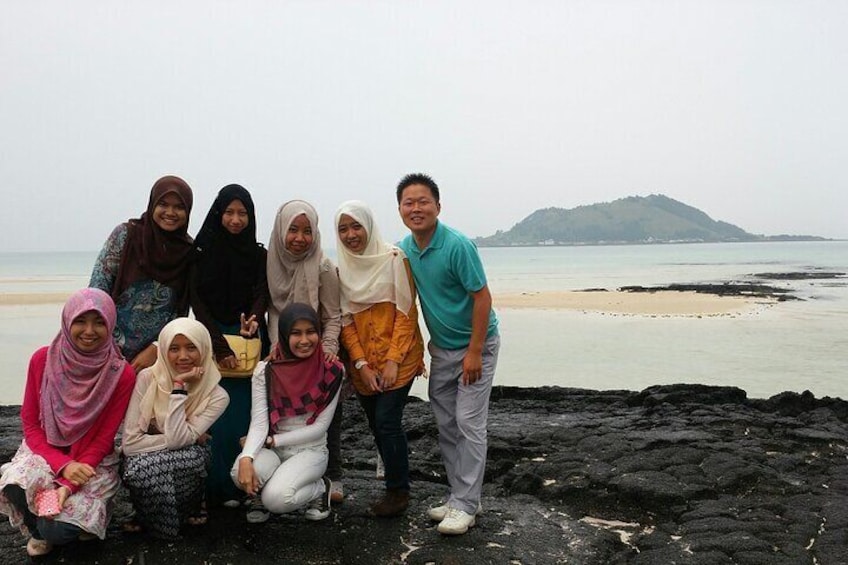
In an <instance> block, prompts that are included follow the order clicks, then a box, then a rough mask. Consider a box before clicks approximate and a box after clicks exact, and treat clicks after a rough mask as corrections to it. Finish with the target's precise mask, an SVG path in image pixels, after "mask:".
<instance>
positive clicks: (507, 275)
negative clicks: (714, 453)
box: [0, 241, 848, 404]
mask: <svg viewBox="0 0 848 565" xmlns="http://www.w3.org/2000/svg"><path fill="white" fill-rule="evenodd" d="M95 256H96V252H90V253H37V254H0V293H1V294H6V295H9V294H35V293H52V292H70V291H72V290H74V289H76V288H79V287H81V286H85V285H86V284H87V282H88V276H89V273H90V270H91V266H92V264H93V262H94V258H95ZM481 256H482V257H483V261H484V264H485V267H486V271H487V274H488V277H489V284H490V287H491V288H492V291H493V294H494V295H495V307H496V309H497V310H498V315H499V317H500V319H501V334H502V338H503V345H502V349H501V356H500V361H499V366H498V371H497V376H496V383H497V384H503V385H515V386H540V385H559V386H565V387H578V388H592V389H629V390H641V389H643V388H645V387H647V386H650V385H654V384H666V383H677V382H692V383H704V384H716V385H732V386H738V387H740V388H743V389H745V390H746V391H748V394H749V396H752V397H767V396H771V395H773V394H776V393H779V392H782V391H784V390H792V391H798V392H800V391H803V390H810V391H812V392H813V393H814V394H815V395H816V396H839V397H841V398H848V379H846V376H848V374H847V373H848V371H846V369H848V354H846V351H848V278H841V279H836V280H813V281H787V282H773V283H772V284H774V285H775V286H785V287H788V288H790V289H793V290H794V291H795V293H796V294H797V295H798V296H800V297H802V298H804V300H803V301H796V302H783V303H779V304H776V305H774V306H771V307H763V308H759V309H756V310H755V311H753V312H752V313H747V314H740V315H734V316H716V317H703V318H696V317H663V316H655V317H651V316H626V315H610V314H599V313H586V312H580V311H563V310H548V309H539V310H519V309H503V308H498V306H497V295H498V293H501V294H503V293H515V292H532V291H546V290H579V289H585V288H607V289H614V288H617V287H619V286H624V285H645V286H648V285H657V284H669V283H675V282H711V281H712V282H716V281H725V280H740V281H744V280H751V275H752V274H754V273H761V272H789V271H809V270H813V269H821V270H830V271H841V272H848V242H845V241H832V242H771V243H732V244H680V245H632V246H600V247H595V246H592V247H533V248H487V249H481ZM60 310H61V305H60V304H40V305H5V306H4V305H0V355H2V356H3V359H6V360H7V363H6V365H5V367H4V369H3V370H2V371H0V404H17V403H19V402H20V401H21V395H22V390H23V382H24V379H25V375H26V367H27V363H28V360H29V356H30V355H31V353H32V351H33V350H34V349H35V348H37V347H38V346H39V345H42V344H46V343H49V341H50V340H51V339H52V338H53V336H54V335H55V333H56V331H57V330H58V318H59V312H60ZM425 389H426V383H425V382H423V381H421V382H418V383H416V385H415V387H414V388H413V392H414V393H415V394H418V395H420V396H424V395H425V394H426V390H425Z"/></svg>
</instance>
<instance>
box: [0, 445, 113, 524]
mask: <svg viewBox="0 0 848 565" xmlns="http://www.w3.org/2000/svg"><path fill="white" fill-rule="evenodd" d="M118 463H119V457H118V452H117V451H114V452H112V453H110V454H109V455H107V456H106V457H104V458H103V461H101V462H100V465H98V466H97V468H96V469H95V470H94V472H95V475H94V476H93V477H92V478H91V479H90V480H89V481H88V482H87V483H85V485H83V486H82V488H80V489H79V490H78V491H77V492H75V493H74V494H72V495H71V496H69V497H68V499H67V500H66V501H65V505H64V506H63V507H62V512H60V513H59V515H58V516H56V518H55V520H57V521H59V522H65V523H67V524H73V525H75V526H78V527H80V528H82V529H83V530H85V531H86V532H89V533H92V534H94V535H96V536H97V537H99V538H100V539H105V538H106V526H107V525H108V524H109V518H110V515H111V510H112V508H111V501H112V498H113V497H114V496H115V494H117V492H118V488H119V486H120V479H119V477H118ZM55 478H56V475H55V474H53V470H52V469H50V465H48V464H47V461H45V460H44V458H43V457H42V456H40V455H36V454H35V453H33V452H32V451H31V450H30V448H29V447H28V446H27V444H26V442H23V443H21V447H20V448H19V449H18V452H17V453H15V456H14V457H13V458H12V464H11V465H10V466H9V467H8V468H7V469H6V470H5V471H4V472H3V477H2V479H0V512H2V513H3V514H6V515H7V516H9V521H10V522H11V523H12V525H13V526H15V527H17V528H20V530H21V532H22V533H24V534H25V535H29V534H30V532H29V531H27V529H26V526H24V524H23V515H22V514H21V513H20V512H18V510H17V509H16V508H15V507H14V506H13V505H12V504H11V503H10V502H9V501H8V500H7V499H6V496H5V495H4V494H3V493H2V489H3V488H5V487H6V486H7V485H18V486H20V487H21V488H22V489H24V492H26V497H27V505H28V506H29V509H30V511H31V512H32V513H33V514H35V513H36V512H35V495H36V494H37V493H38V492H39V491H41V490H44V489H54V488H56V484H55V483H54V482H53V480H54V479H55Z"/></svg>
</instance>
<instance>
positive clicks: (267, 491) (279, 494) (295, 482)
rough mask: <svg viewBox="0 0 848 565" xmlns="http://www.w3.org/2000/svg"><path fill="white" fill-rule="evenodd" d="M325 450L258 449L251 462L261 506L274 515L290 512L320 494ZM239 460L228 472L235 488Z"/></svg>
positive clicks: (309, 448) (303, 448)
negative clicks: (260, 497) (257, 481)
mask: <svg viewBox="0 0 848 565" xmlns="http://www.w3.org/2000/svg"><path fill="white" fill-rule="evenodd" d="M327 459H328V452H327V448H326V447H323V446H322V447H301V448H292V447H274V448H271V449H261V450H260V451H259V454H258V455H257V456H256V459H254V460H253V470H254V472H255V473H256V477H257V479H259V489H260V491H261V493H260V494H261V496H262V504H264V505H265V508H267V509H268V510H270V511H271V512H274V513H275V514H284V513H286V512H293V511H295V510H297V509H298V508H302V507H304V506H306V505H307V504H309V503H310V502H311V501H313V500H315V499H316V498H318V497H319V496H321V495H322V494H324V481H322V480H321V477H322V476H323V475H324V472H325V471H326V470H327ZM238 466H239V459H236V462H235V465H233V468H232V469H231V470H230V476H231V477H232V479H233V482H234V483H235V484H236V485H237V486H239V487H240V486H241V485H239V482H238Z"/></svg>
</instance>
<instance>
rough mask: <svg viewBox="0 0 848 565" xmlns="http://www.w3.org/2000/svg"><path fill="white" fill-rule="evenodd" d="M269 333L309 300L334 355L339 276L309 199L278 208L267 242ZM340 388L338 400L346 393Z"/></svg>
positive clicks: (333, 447)
mask: <svg viewBox="0 0 848 565" xmlns="http://www.w3.org/2000/svg"><path fill="white" fill-rule="evenodd" d="M268 290H269V292H270V294H271V303H270V304H269V305H268V335H269V336H270V338H271V343H272V344H276V343H277V331H278V330H277V326H278V324H279V320H280V312H282V311H283V310H284V309H285V308H286V306H288V305H290V304H294V303H303V304H309V305H310V306H312V308H313V309H314V310H315V311H316V312H317V313H318V317H319V318H320V321H321V328H320V331H321V348H322V349H323V351H324V357H325V359H326V360H327V362H330V363H331V362H333V361H335V360H336V359H338V354H339V333H340V332H341V317H342V316H341V310H340V309H339V275H338V272H337V271H336V266H335V265H333V262H332V261H330V259H328V258H327V257H325V256H324V252H323V251H322V250H321V232H320V231H319V230H318V212H316V211H315V208H313V207H312V205H311V204H309V203H308V202H304V201H303V200H291V201H289V202H286V203H285V204H283V205H282V206H280V209H279V210H278V211H277V217H276V218H275V220H274V228H273V229H272V230H271V241H270V242H269V243H268ZM345 392H346V391H345V390H343V391H342V400H344V398H345V397H346V394H345ZM343 405H344V403H343V402H339V405H338V408H337V409H336V413H335V416H334V417H333V423H332V424H331V425H330V429H329V431H328V432H327V448H328V449H329V450H330V462H329V464H328V465H327V476H328V477H329V478H330V480H331V481H332V483H333V484H332V498H333V502H335V503H339V502H341V501H342V500H343V499H344V488H343V486H342V482H341V479H342V457H341V422H342V406H343Z"/></svg>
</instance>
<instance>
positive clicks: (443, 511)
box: [427, 502, 483, 522]
mask: <svg viewBox="0 0 848 565" xmlns="http://www.w3.org/2000/svg"><path fill="white" fill-rule="evenodd" d="M448 508H450V506H448V505H447V504H442V505H441V506H434V507H433V508H429V509H428V510H427V516H429V517H430V519H431V520H432V521H434V522H441V521H442V520H444V519H445V516H447V515H448ZM481 512H483V505H482V504H480V503H479V502H478V503H477V512H475V513H474V515H475V516H476V515H477V514H480V513H481Z"/></svg>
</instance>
